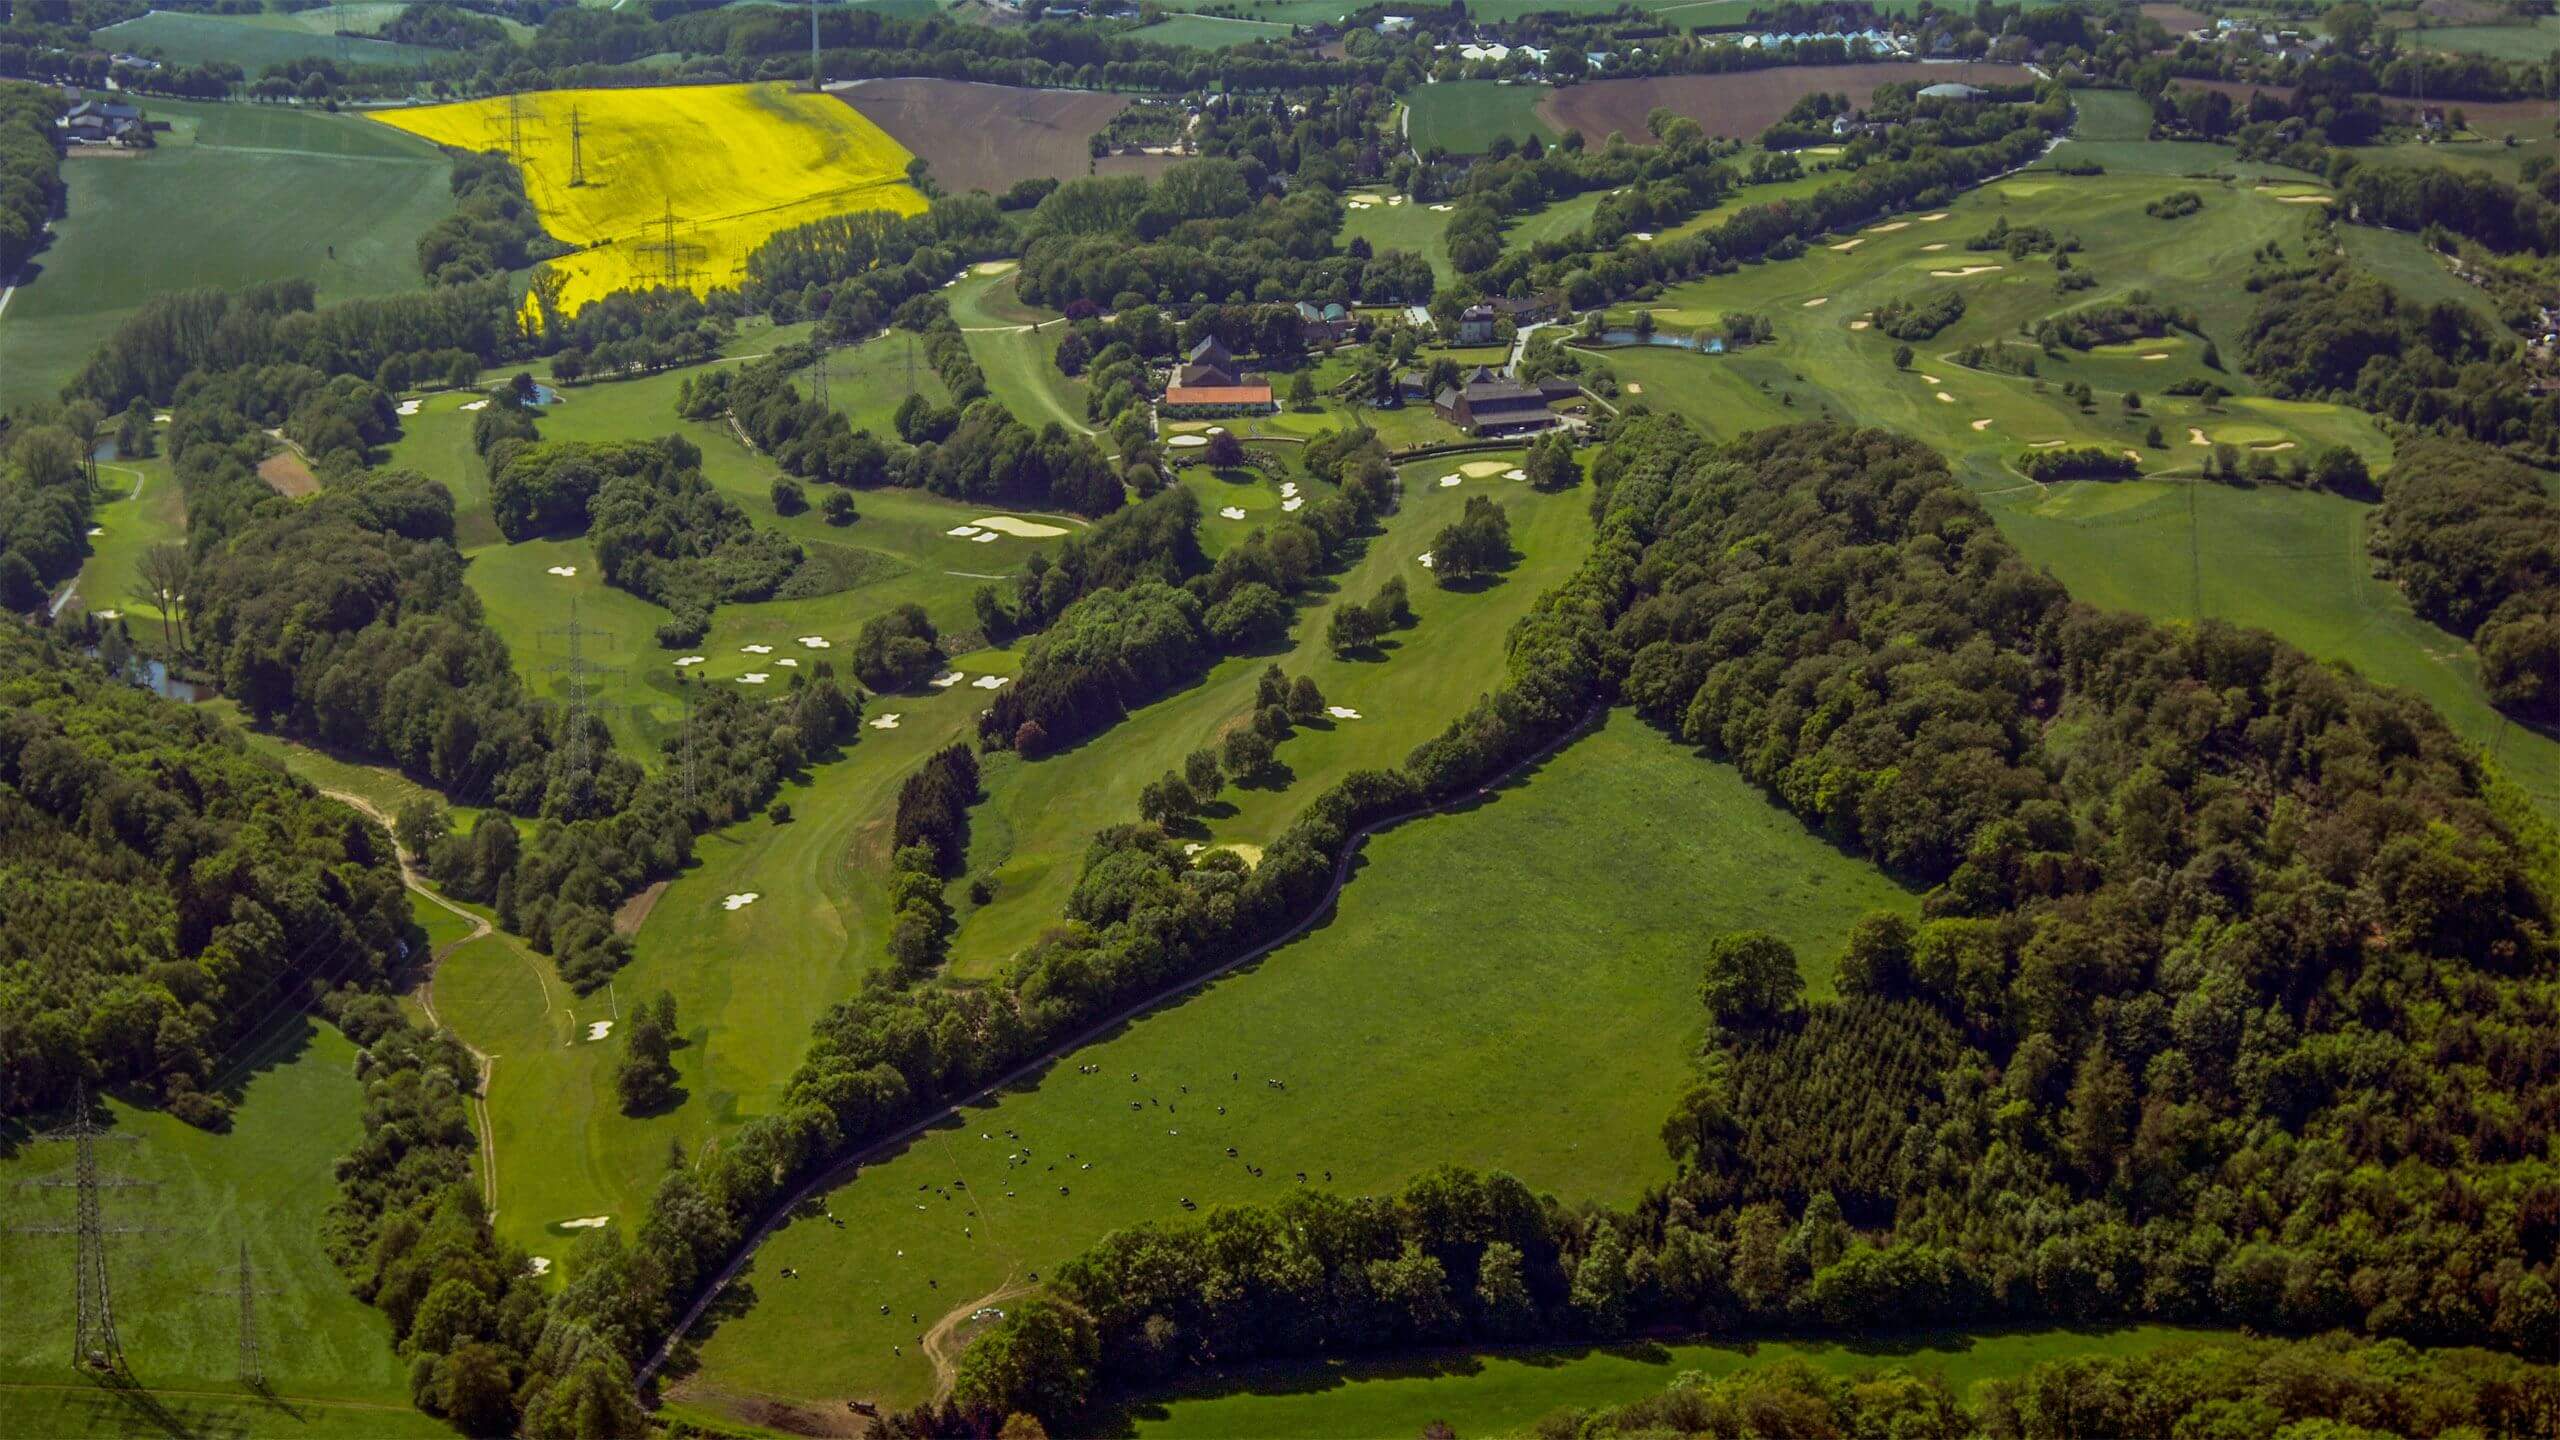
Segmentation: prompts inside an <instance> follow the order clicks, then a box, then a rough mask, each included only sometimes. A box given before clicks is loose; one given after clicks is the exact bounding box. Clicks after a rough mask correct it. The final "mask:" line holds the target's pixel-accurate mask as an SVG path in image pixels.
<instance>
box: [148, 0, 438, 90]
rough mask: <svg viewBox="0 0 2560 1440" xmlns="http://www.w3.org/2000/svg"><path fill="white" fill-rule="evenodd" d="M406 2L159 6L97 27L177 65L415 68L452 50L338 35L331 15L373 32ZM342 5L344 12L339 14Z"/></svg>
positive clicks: (252, 70) (251, 70) (259, 70)
mask: <svg viewBox="0 0 2560 1440" xmlns="http://www.w3.org/2000/svg"><path fill="white" fill-rule="evenodd" d="M404 8H406V7H404V6H400V5H392V4H357V5H344V6H335V5H333V6H329V7H327V8H326V9H321V10H315V11H306V12H302V13H298V14H290V15H287V14H262V15H190V14H185V13H182V12H179V11H174V10H154V11H152V12H151V13H149V14H147V15H143V16H140V17H138V18H136V19H132V20H127V21H125V22H123V23H122V24H119V25H109V26H107V27H105V28H104V29H102V30H100V31H98V32H97V38H98V41H99V43H101V44H103V45H109V46H113V47H114V48H116V49H119V50H131V51H135V52H137V53H140V54H146V55H148V54H154V53H157V54H158V55H160V56H161V57H162V58H163V59H165V60H166V61H168V62H169V63H170V64H172V65H208V64H224V65H237V66H239V67H240V69H241V70H242V72H243V73H245V74H248V75H250V76H252V77H254V76H257V75H260V74H263V73H265V72H266V71H267V70H268V69H269V68H270V67H272V66H277V65H291V64H295V63H297V62H301V61H310V60H326V61H330V62H332V63H334V64H338V65H347V66H355V65H388V66H396V67H408V68H416V67H420V66H423V65H425V64H426V63H427V62H428V61H429V60H432V59H434V58H435V57H437V56H439V55H445V54H449V53H451V52H449V51H444V50H435V49H430V48H428V47H426V46H423V45H400V44H394V43H392V42H390V41H387V40H376V39H373V38H371V37H370V36H369V35H367V34H361V33H359V34H348V35H339V34H335V33H333V32H332V31H331V29H330V18H331V16H332V15H333V14H336V23H337V24H338V25H340V26H343V27H344V28H346V29H347V30H350V31H359V32H364V31H374V30H379V29H381V28H382V27H383V26H384V25H385V24H387V23H389V21H390V19H391V17H392V16H393V15H396V14H398V13H399V12H400V11H401V10H402V9H404ZM336 12H344V13H343V14H337V13H336Z"/></svg>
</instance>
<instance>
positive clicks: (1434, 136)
mask: <svg viewBox="0 0 2560 1440" xmlns="http://www.w3.org/2000/svg"><path fill="white" fill-rule="evenodd" d="M1576 88H1581V87H1576ZM1547 93H1548V91H1547V87H1546V86H1544V85H1505V84H1503V83H1502V82H1501V81H1498V80H1447V81H1443V82H1441V83H1440V84H1437V85H1425V86H1423V87H1422V88H1421V89H1419V90H1416V91H1414V92H1412V94H1410V95H1409V96H1407V97H1406V100H1405V112H1406V124H1405V138H1406V139H1407V140H1408V141H1410V142H1411V143H1412V145H1413V149H1414V153H1415V154H1418V155H1428V154H1430V153H1431V152H1432V151H1433V150H1435V149H1436V150H1445V151H1447V152H1449V153H1450V154H1452V155H1477V154H1481V153H1483V151H1484V149H1485V147H1486V146H1488V145H1491V144H1492V143H1493V142H1494V140H1495V139H1496V138H1497V137H1501V136H1508V137H1510V138H1511V139H1513V140H1515V141H1517V140H1526V139H1528V138H1529V137H1530V136H1532V135H1534V136H1536V137H1538V139H1539V140H1541V141H1551V140H1554V139H1555V138H1556V137H1557V136H1559V135H1561V134H1562V133H1563V131H1562V129H1561V128H1559V127H1557V126H1556V125H1554V124H1552V123H1551V122H1550V121H1548V120H1547V119H1546V118H1545V116H1544V114H1543V113H1542V112H1543V111H1544V110H1545V108H1546V107H1545V106H1544V105H1543V104H1541V103H1540V102H1541V101H1543V100H1545V98H1546V96H1547Z"/></svg>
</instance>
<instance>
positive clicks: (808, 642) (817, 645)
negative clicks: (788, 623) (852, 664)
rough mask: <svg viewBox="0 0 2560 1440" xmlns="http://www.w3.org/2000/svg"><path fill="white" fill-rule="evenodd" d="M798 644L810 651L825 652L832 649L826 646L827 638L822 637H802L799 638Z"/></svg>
mask: <svg viewBox="0 0 2560 1440" xmlns="http://www.w3.org/2000/svg"><path fill="white" fill-rule="evenodd" d="M800 643H801V644H802V645H804V646H806V647H808V648H809V649H811V650H825V649H829V648H832V647H830V646H829V645H828V643H827V637H826V636H824V635H803V636H801V637H800Z"/></svg>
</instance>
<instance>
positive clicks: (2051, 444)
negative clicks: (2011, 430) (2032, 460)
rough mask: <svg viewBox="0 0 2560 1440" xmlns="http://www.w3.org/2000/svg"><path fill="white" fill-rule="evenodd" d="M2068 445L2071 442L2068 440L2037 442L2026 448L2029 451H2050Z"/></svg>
mask: <svg viewBox="0 0 2560 1440" xmlns="http://www.w3.org/2000/svg"><path fill="white" fill-rule="evenodd" d="M2070 443H2071V442H2070V441H2068V440H2038V441H2037V442H2035V443H2034V444H2032V445H2029V446H2028V447H2027V448H2028V449H2030V450H2051V449H2054V448H2056V447H2057V446H2062V445H2068V444H2070Z"/></svg>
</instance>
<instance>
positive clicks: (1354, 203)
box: [1342, 195, 1378, 210]
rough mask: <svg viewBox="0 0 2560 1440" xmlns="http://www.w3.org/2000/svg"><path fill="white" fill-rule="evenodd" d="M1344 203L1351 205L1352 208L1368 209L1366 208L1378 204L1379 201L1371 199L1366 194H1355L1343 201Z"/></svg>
mask: <svg viewBox="0 0 2560 1440" xmlns="http://www.w3.org/2000/svg"><path fill="white" fill-rule="evenodd" d="M1342 203H1343V204H1345V205H1348V206H1350V207H1351V208H1352V209H1354V210H1366V209H1368V208H1369V207H1370V206H1372V205H1375V204H1377V203H1378V202H1377V201H1375V200H1372V199H1370V198H1369V197H1368V196H1366V195H1354V196H1352V197H1351V198H1350V199H1348V200H1345V201H1343V202H1342Z"/></svg>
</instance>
